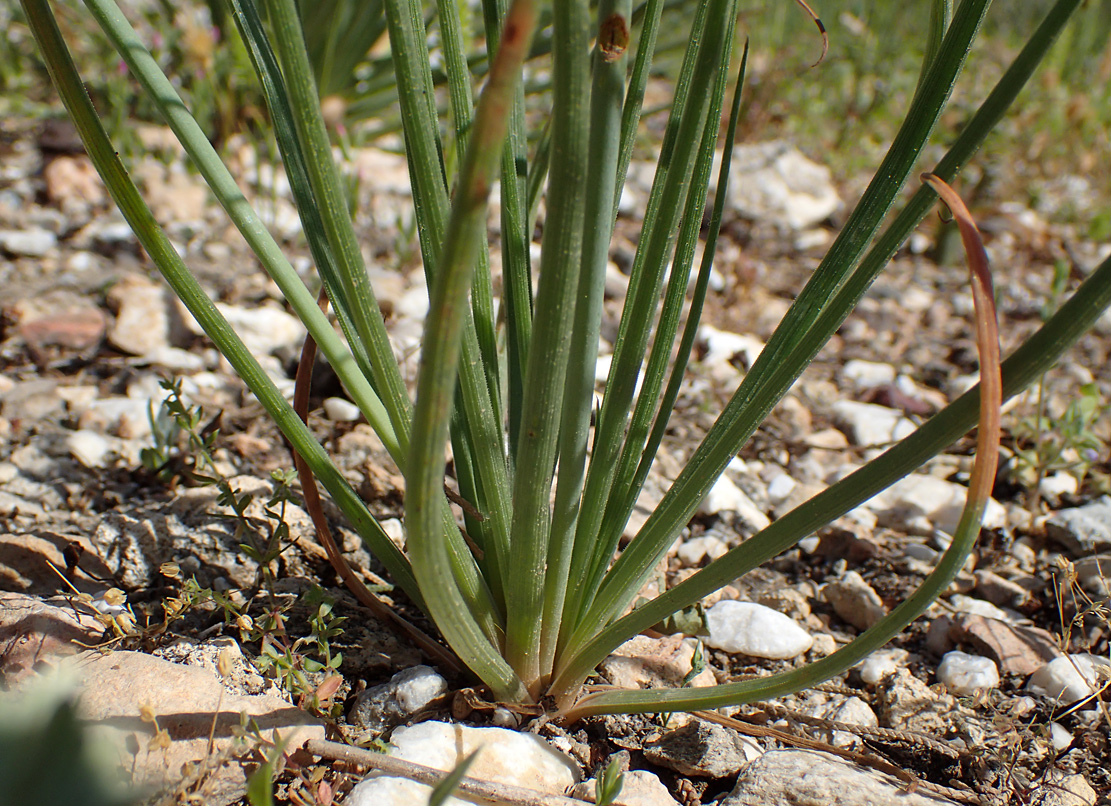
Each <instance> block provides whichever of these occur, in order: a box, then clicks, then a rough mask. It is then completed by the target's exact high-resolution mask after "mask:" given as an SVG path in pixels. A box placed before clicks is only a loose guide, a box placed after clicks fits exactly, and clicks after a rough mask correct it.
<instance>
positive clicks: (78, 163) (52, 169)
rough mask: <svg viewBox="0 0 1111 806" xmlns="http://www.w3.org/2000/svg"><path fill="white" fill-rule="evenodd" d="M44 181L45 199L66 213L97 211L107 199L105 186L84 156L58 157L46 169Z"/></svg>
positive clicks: (43, 173) (43, 174) (43, 171)
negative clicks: (85, 210) (83, 210)
mask: <svg viewBox="0 0 1111 806" xmlns="http://www.w3.org/2000/svg"><path fill="white" fill-rule="evenodd" d="M42 178H43V182H44V183H45V184H46V198H47V199H49V200H50V202H51V203H52V204H56V205H58V206H59V207H61V208H62V209H63V210H69V209H74V208H79V209H87V208H88V207H98V206H100V205H102V204H104V203H105V202H106V201H107V199H108V195H107V192H106V191H105V189H104V182H102V181H101V179H100V176H99V175H98V174H97V172H96V168H94V167H93V164H92V162H91V161H90V160H89V158H88V157H87V156H85V155H84V154H82V155H80V156H76V157H69V156H60V157H55V158H54V159H52V160H51V161H50V162H48V163H47V164H46V166H45V167H43V169H42Z"/></svg>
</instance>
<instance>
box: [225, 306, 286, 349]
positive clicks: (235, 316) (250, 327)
mask: <svg viewBox="0 0 1111 806" xmlns="http://www.w3.org/2000/svg"><path fill="white" fill-rule="evenodd" d="M216 307H217V308H218V309H219V310H220V313H222V314H223V315H224V317H225V318H226V319H227V320H228V323H229V324H230V325H231V326H232V328H234V329H235V332H236V333H238V334H239V337H240V338H241V339H243V343H244V344H246V345H247V349H248V350H250V351H251V352H252V353H254V354H255V355H256V356H264V355H271V354H273V353H276V352H277V351H279V350H281V349H282V348H296V349H298V350H299V349H300V348H301V343H302V342H303V341H304V339H305V326H304V325H302V324H301V322H300V320H299V319H297V317H296V316H293V315H292V314H288V313H286V312H285V311H283V310H282V309H281V308H278V307H275V306H273V305H264V306H262V307H259V308H244V307H241V306H238V305H225V304H223V303H217V305H216Z"/></svg>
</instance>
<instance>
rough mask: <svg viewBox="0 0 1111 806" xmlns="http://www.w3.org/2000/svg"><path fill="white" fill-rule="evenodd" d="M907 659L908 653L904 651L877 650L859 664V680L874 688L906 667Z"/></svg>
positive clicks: (894, 649) (897, 649)
mask: <svg viewBox="0 0 1111 806" xmlns="http://www.w3.org/2000/svg"><path fill="white" fill-rule="evenodd" d="M909 658H910V653H909V652H907V651H906V650H905V649H899V648H892V649H877V650H876V651H875V652H873V653H872V654H871V655H869V656H868V657H866V658H865V659H864V660H862V661H861V662H860V663H859V665H858V668H859V669H860V679H861V680H863V681H864V682H865V683H867V684H868V685H870V686H874V685H876V684H877V683H879V682H880V681H881V680H883V679H884V678H885V677H888V676H891V675H894V674H895V673H896V672H897V671H899V669H901V668H903V667H904V666H906V665H907V660H908V659H909Z"/></svg>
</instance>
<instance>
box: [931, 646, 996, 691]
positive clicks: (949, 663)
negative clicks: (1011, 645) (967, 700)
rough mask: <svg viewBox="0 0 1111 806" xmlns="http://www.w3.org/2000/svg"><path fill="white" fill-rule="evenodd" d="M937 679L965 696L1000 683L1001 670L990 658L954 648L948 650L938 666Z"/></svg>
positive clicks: (950, 689)
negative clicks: (950, 650)
mask: <svg viewBox="0 0 1111 806" xmlns="http://www.w3.org/2000/svg"><path fill="white" fill-rule="evenodd" d="M937 680H938V682H939V683H943V684H944V685H945V688H946V689H948V690H949V691H950V692H951V693H953V694H956V695H957V696H960V697H965V696H968V695H970V694H973V693H975V692H976V691H977V690H978V689H990V688H995V687H996V686H998V685H999V670H998V669H997V668H996V667H995V663H994V662H993V661H992V660H991V659H990V658H983V657H980V656H979V655H969V654H967V653H965V652H959V651H957V650H954V651H952V652H946V653H945V656H944V657H943V658H942V659H941V663H940V664H939V665H938V667H937Z"/></svg>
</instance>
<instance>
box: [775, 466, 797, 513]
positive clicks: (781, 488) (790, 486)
mask: <svg viewBox="0 0 1111 806" xmlns="http://www.w3.org/2000/svg"><path fill="white" fill-rule="evenodd" d="M798 486H799V483H798V482H797V481H795V480H794V479H793V478H791V477H790V476H788V475H787V474H786V473H780V474H779V475H778V476H776V477H775V478H773V479H772V480H771V481H769V482H768V501H770V502H771V503H772V505H773V506H779V505H780V504H782V503H783V502H784V501H786V500H787V499H788V498H790V496H791V493H793V492H794V491H795V489H796V488H797V487H798Z"/></svg>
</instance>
